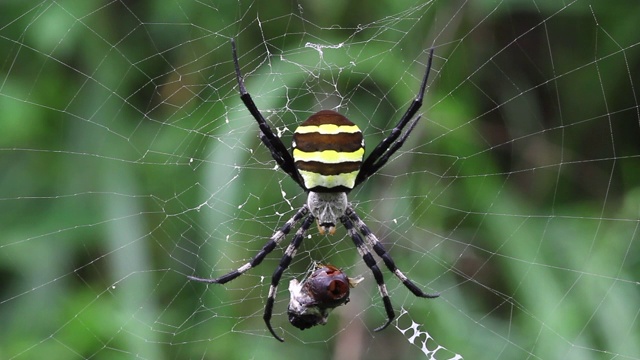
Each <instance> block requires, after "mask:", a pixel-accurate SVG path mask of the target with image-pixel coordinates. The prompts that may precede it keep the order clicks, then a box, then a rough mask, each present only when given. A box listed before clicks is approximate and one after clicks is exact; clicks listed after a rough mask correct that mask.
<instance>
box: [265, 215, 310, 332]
mask: <svg viewBox="0 0 640 360" xmlns="http://www.w3.org/2000/svg"><path fill="white" fill-rule="evenodd" d="M314 220H315V217H314V216H313V215H309V217H307V218H306V219H305V220H304V221H303V222H302V225H300V229H298V231H296V235H295V236H294V237H293V240H291V244H289V246H288V247H287V250H285V252H284V255H283V256H282V259H280V264H278V268H277V269H276V271H274V273H273V276H272V277H271V286H270V287H269V297H268V298H267V305H266V306H265V308H264V316H263V318H264V322H265V323H266V324H267V328H268V329H269V331H270V332H271V335H273V337H275V338H276V339H278V340H279V341H280V342H284V339H283V338H281V337H279V336H278V335H276V332H275V331H274V330H273V328H272V327H271V315H272V313H273V304H274V302H275V301H276V293H277V291H278V284H279V283H280V278H281V277H282V274H283V273H284V271H285V270H287V268H288V267H289V264H291V260H292V259H293V257H294V256H295V255H296V251H297V250H298V248H299V247H300V244H302V239H304V234H305V233H306V232H307V230H308V229H309V226H311V223H312V222H313V221H314Z"/></svg>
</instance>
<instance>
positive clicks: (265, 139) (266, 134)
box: [231, 38, 305, 189]
mask: <svg viewBox="0 0 640 360" xmlns="http://www.w3.org/2000/svg"><path fill="white" fill-rule="evenodd" d="M231 51H232V53H233V65H234V66H235V69H236V80H238V87H239V90H240V99H242V102H243V103H244V106H245V107H246V108H247V110H249V112H250V113H251V115H252V116H253V118H254V119H256V121H257V122H258V126H259V127H260V140H262V143H264V144H265V145H266V146H267V148H269V151H270V152H271V156H272V157H273V159H274V160H275V161H276V163H278V166H280V168H281V169H282V170H283V171H284V172H285V173H287V175H289V176H290V177H291V178H292V179H293V181H295V182H296V183H297V184H298V185H300V187H302V188H303V189H304V188H305V187H304V185H303V182H302V179H301V178H300V174H298V170H297V169H296V167H295V161H294V160H293V156H291V154H290V153H289V150H287V147H286V146H284V144H283V143H282V140H280V138H279V137H277V136H276V135H275V134H274V133H273V131H272V130H271V127H270V126H269V124H267V121H266V120H265V119H264V117H263V116H262V114H261V113H260V110H258V107H257V106H256V104H255V103H254V102H253V99H252V98H251V95H249V92H247V88H246V87H245V86H244V80H243V79H242V73H241V72H240V63H239V62H238V53H237V51H236V41H235V40H234V39H233V38H232V39H231Z"/></svg>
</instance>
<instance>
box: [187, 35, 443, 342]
mask: <svg viewBox="0 0 640 360" xmlns="http://www.w3.org/2000/svg"><path fill="white" fill-rule="evenodd" d="M231 50H232V55H233V63H234V66H235V72H236V79H237V81H238V88H239V91H240V99H241V100H242V102H243V103H244V105H245V106H246V108H247V110H249V112H250V113H251V115H252V116H253V118H254V119H255V120H256V122H257V123H258V127H259V128H260V135H259V136H260V140H261V141H262V143H263V144H264V145H265V146H266V147H267V148H268V149H269V151H270V152H271V156H272V157H273V159H274V160H275V161H276V163H277V164H278V166H279V167H280V168H281V169H282V170H283V171H284V172H285V173H286V174H287V175H289V176H290V177H291V179H293V181H295V182H296V183H297V184H298V185H299V186H300V187H301V188H302V189H303V190H304V191H305V192H307V193H308V198H307V202H306V204H304V205H303V206H302V207H301V208H300V209H299V210H298V211H297V212H296V213H295V215H294V216H293V217H292V218H291V219H289V220H288V221H287V222H286V223H285V224H284V225H283V226H282V228H280V230H277V231H276V232H275V233H274V234H273V235H272V236H271V238H270V239H269V241H268V242H267V243H266V244H265V245H264V246H263V247H262V249H261V250H260V251H259V252H258V253H257V254H256V255H255V256H254V257H253V258H252V259H251V260H250V261H249V262H248V263H246V264H244V265H242V266H241V267H239V268H238V269H236V270H233V271H231V272H229V273H227V274H225V275H222V276H221V277H219V278H215V279H205V278H198V277H195V276H189V277H188V278H189V279H191V280H195V281H200V282H205V283H215V284H224V283H227V282H229V281H231V280H233V279H235V278H237V277H238V276H240V275H242V274H243V273H245V272H246V271H248V270H249V269H251V268H253V267H256V266H258V265H260V263H261V262H262V260H264V258H265V257H266V256H267V255H268V254H269V253H270V252H271V251H273V250H274V249H275V248H276V246H277V245H278V244H280V242H281V241H282V239H284V237H285V236H286V235H287V234H288V233H289V232H290V231H291V229H292V228H293V227H294V226H295V225H296V224H297V223H298V222H299V221H302V224H301V225H300V228H298V230H297V231H296V233H295V235H294V237H293V239H292V240H291V243H290V244H289V246H287V248H286V250H285V252H284V255H283V256H282V259H281V260H280V264H279V265H278V268H277V269H276V270H275V271H274V273H273V275H272V277H271V285H270V287H269V295H268V297H267V303H266V305H265V310H264V316H263V318H264V321H265V324H266V325H267V328H268V329H269V331H270V332H271V334H272V335H273V337H275V338H276V339H278V340H279V341H284V339H282V338H281V337H280V336H278V335H277V334H276V333H275V331H274V330H273V328H272V326H271V315H272V312H273V305H274V302H275V298H276V293H277V289H278V284H279V283H280V278H281V277H282V274H283V273H284V271H285V270H286V269H287V268H288V267H289V265H290V264H291V261H292V259H293V257H294V256H295V254H296V251H297V250H298V248H299V247H300V244H302V240H303V239H304V236H305V233H306V232H307V230H308V229H309V227H310V226H311V223H312V222H313V221H316V222H317V225H318V230H319V232H320V233H321V234H324V233H326V232H328V233H329V234H330V235H332V234H333V233H334V232H335V227H336V223H337V222H338V221H340V223H342V225H343V226H344V227H345V229H346V230H347V234H348V235H349V237H350V238H351V239H352V241H353V244H354V245H355V247H356V248H357V249H358V253H359V254H360V256H362V259H363V260H364V262H365V264H366V265H367V266H368V267H369V269H370V270H371V272H372V273H373V276H374V278H375V280H376V283H377V285H378V291H379V293H380V296H381V297H382V301H383V304H384V308H385V312H386V313H387V321H386V322H385V323H384V324H383V325H382V326H380V327H378V328H376V329H374V331H380V330H382V329H384V328H386V327H387V326H389V324H391V321H392V320H393V319H394V318H395V312H394V310H393V306H392V305H391V300H390V299H389V292H388V291H387V286H386V285H385V283H384V279H383V276H382V272H381V271H380V268H379V267H378V265H377V264H376V261H375V259H374V258H373V255H372V254H371V252H370V251H369V249H368V248H367V244H368V245H369V246H370V247H371V248H372V249H373V251H374V252H375V253H376V255H378V256H379V257H380V258H381V259H382V260H383V262H384V264H385V266H386V267H387V268H388V269H389V271H391V272H392V273H393V274H394V275H395V276H396V277H397V278H398V279H399V280H400V281H401V282H402V284H403V285H404V286H405V287H406V288H407V289H409V291H411V292H412V293H413V294H414V295H415V296H418V297H423V298H435V297H438V296H439V294H427V293H425V292H423V291H422V290H421V289H420V288H419V287H418V286H417V285H416V284H414V283H413V282H412V281H411V280H410V279H409V278H408V277H407V276H406V275H405V274H404V273H402V271H400V269H398V268H397V266H396V265H395V262H394V261H393V259H392V258H391V255H389V253H388V252H387V251H386V250H385V248H384V246H383V245H382V243H381V242H380V241H379V240H378V238H377V237H376V236H375V235H374V234H373V232H371V230H370V229H369V227H367V225H366V224H365V223H364V221H362V219H360V217H359V216H358V215H357V214H356V212H355V211H354V209H353V207H352V206H351V204H349V202H348V199H347V193H349V192H350V191H351V190H352V189H354V188H355V187H357V186H358V185H360V184H361V183H362V182H363V181H365V180H366V179H368V178H369V177H370V176H371V175H373V174H375V173H376V172H377V171H378V170H379V169H380V168H381V167H382V166H384V164H386V163H387V161H388V160H389V159H390V157H391V156H392V155H393V154H394V153H395V152H396V151H397V150H398V149H399V148H400V147H401V146H402V144H404V142H405V140H406V139H407V137H408V136H409V134H410V133H411V131H412V130H413V129H414V127H415V126H416V124H417V123H418V121H419V120H420V116H417V117H415V118H414V116H415V114H416V113H417V112H418V110H419V109H420V107H421V106H422V99H423V98H424V93H425V89H426V86H427V80H428V78H429V71H430V70H431V62H432V60H433V49H431V50H430V51H429V60H428V63H427V69H426V71H425V73H424V77H423V78H422V83H421V85H420V90H419V91H418V95H417V96H416V98H415V100H414V101H413V102H412V103H411V105H410V106H409V108H408V109H407V111H406V112H405V113H404V115H403V116H402V117H401V118H400V120H399V121H398V123H397V124H396V126H395V127H394V128H393V129H392V130H391V133H390V134H389V135H388V136H387V137H386V138H385V139H384V140H382V142H380V143H379V144H378V145H377V146H376V147H375V148H374V149H373V151H372V152H371V153H370V154H369V156H367V158H366V159H365V158H364V151H365V149H364V138H363V136H362V131H360V129H359V128H358V126H356V125H355V124H354V123H352V122H351V121H349V120H348V119H347V118H346V117H344V116H343V115H340V114H339V113H337V112H335V111H332V110H322V111H319V112H317V113H315V114H313V115H311V116H310V117H309V119H307V120H306V121H304V122H303V123H302V124H300V126H299V127H298V128H297V129H296V130H295V131H294V134H293V144H292V145H293V151H292V153H289V151H288V150H287V148H286V146H285V145H284V144H283V143H282V140H281V139H280V138H279V137H278V136H276V135H275V134H274V133H273V131H272V130H271V127H270V126H269V124H267V122H266V120H265V118H264V117H263V116H262V114H261V113H260V111H259V110H258V107H257V106H256V104H255V103H254V102H253V99H252V98H251V95H249V93H248V92H247V89H246V87H245V85H244V80H243V79H242V73H241V72H240V64H239V62H238V55H237V52H236V44H235V41H234V40H233V39H231ZM405 128H406V130H405ZM403 131H404V132H403ZM363 159H364V160H363ZM362 236H364V240H363V238H362ZM365 240H366V244H365ZM334 269H335V270H337V268H335V267H331V268H329V267H325V268H324V269H323V268H321V269H320V270H318V274H316V275H318V276H321V277H323V276H329V277H330V278H331V279H330V282H329V283H328V286H329V290H331V289H333V290H332V291H334V295H340V296H341V297H339V298H338V299H337V301H336V302H327V301H326V298H324V299H325V300H323V301H320V304H325V305H326V304H328V305H335V306H333V307H331V306H329V307H330V308H331V309H333V308H334V307H336V306H339V305H341V304H344V303H346V301H345V298H346V299H348V292H346V295H345V291H344V289H345V287H344V286H341V284H342V282H343V280H344V279H342V278H340V277H337V278H336V277H334V275H336V276H337V275H340V274H341V272H336V271H335V270H334ZM323 272H324V273H323ZM343 275H344V274H343ZM344 276H345V277H346V275H344ZM340 279H342V280H340ZM313 281H316V280H313ZM318 281H320V280H318ZM341 281H342V282H341ZM320 284H322V286H326V285H327V283H323V282H321V283H320ZM322 286H321V287H320V289H322ZM332 286H333V287H332ZM347 290H348V288H347ZM300 291H302V290H298V293H300ZM316 293H318V290H317V288H316V289H315V290H313V291H311V292H310V290H309V289H307V290H305V292H302V293H300V294H302V295H309V294H310V295H313V296H315V295H321V294H320V293H318V294H316ZM324 295H326V294H324ZM297 309H298V310H295V309H294V310H295V311H297V312H295V311H294V315H295V314H298V315H299V316H300V319H298V318H296V319H294V320H295V321H298V320H301V319H306V320H309V318H305V316H306V315H308V313H306V312H305V311H306V310H311V311H316V310H318V309H316V308H314V305H309V306H308V307H304V306H302V307H298V308H297ZM314 314H315V315H314V317H313V318H312V319H311V320H310V321H311V322H314V321H315V323H313V324H312V325H311V326H313V325H315V324H318V323H323V322H322V321H325V322H326V316H324V315H325V313H324V312H322V311H321V312H317V311H316V312H315V313H314ZM326 315H327V316H328V312H326ZM292 323H293V322H292ZM298 324H300V325H301V326H306V325H308V323H298ZM294 325H295V326H297V325H296V324H294ZM297 327H299V328H302V327H300V326H297ZM307 327H309V326H307ZM305 328H306V327H305Z"/></svg>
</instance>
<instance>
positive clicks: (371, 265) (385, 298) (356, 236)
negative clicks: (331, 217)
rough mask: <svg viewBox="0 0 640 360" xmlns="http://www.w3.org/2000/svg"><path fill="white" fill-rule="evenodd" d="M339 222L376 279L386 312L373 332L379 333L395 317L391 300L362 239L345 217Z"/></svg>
mask: <svg viewBox="0 0 640 360" xmlns="http://www.w3.org/2000/svg"><path fill="white" fill-rule="evenodd" d="M340 222H341V223H342V225H344V227H345V228H346V229H347V233H348V234H349V236H350V237H351V239H352V240H353V243H354V244H355V246H356V248H357V249H358V253H360V256H362V260H364V263H365V264H367V266H368V267H369V269H371V272H372V273H373V277H374V278H375V279H376V283H377V284H378V291H379V292H380V296H381V297H382V302H383V303H384V309H385V311H386V312H387V322H385V323H384V324H382V326H380V327H377V328H375V329H374V330H373V331H380V330H383V329H385V328H386V327H387V326H389V324H391V321H393V319H394V318H395V317H396V313H395V312H394V311H393V306H392V305H391V300H390V299H389V292H388V291H387V285H385V283H384V278H383V276H382V272H381V271H380V268H379V267H378V265H376V260H375V259H374V258H373V255H371V252H369V250H368V249H367V247H366V246H365V244H364V241H362V237H361V236H360V234H358V231H357V230H356V229H355V227H354V226H353V222H351V219H350V218H349V217H348V216H347V215H342V216H341V217H340Z"/></svg>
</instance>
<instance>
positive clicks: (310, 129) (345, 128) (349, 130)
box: [296, 124, 360, 135]
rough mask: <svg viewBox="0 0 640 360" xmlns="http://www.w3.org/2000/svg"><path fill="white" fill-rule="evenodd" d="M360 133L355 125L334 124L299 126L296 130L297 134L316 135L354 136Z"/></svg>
mask: <svg viewBox="0 0 640 360" xmlns="http://www.w3.org/2000/svg"><path fill="white" fill-rule="evenodd" d="M358 132H360V128H358V126H356V125H335V124H322V125H301V126H298V128H297V129H296V133H298V134H309V133H318V134H322V135H335V134H354V133H358Z"/></svg>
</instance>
